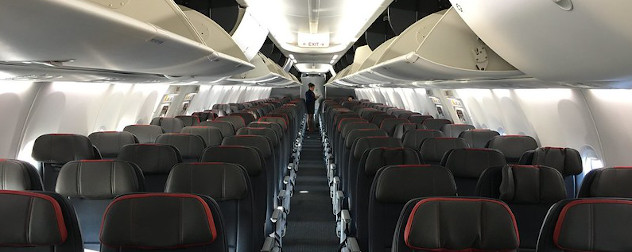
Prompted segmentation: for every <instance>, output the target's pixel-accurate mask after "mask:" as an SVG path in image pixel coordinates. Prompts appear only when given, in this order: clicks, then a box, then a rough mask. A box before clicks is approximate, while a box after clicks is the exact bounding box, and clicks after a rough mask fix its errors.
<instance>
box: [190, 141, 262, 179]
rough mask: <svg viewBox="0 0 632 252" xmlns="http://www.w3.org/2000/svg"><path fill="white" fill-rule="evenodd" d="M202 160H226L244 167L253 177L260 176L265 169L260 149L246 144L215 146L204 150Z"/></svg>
mask: <svg viewBox="0 0 632 252" xmlns="http://www.w3.org/2000/svg"><path fill="white" fill-rule="evenodd" d="M202 162H225V163H233V164H238V165H241V166H242V167H244V169H246V171H247V172H248V175H250V176H251V177H254V176H258V175H259V174H260V173H261V171H262V170H263V166H264V164H263V160H262V157H261V155H260V154H259V151H257V149H255V148H253V147H246V146H227V145H224V146H215V147H209V148H206V150H204V154H203V155H202Z"/></svg>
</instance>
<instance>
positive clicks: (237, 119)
mask: <svg viewBox="0 0 632 252" xmlns="http://www.w3.org/2000/svg"><path fill="white" fill-rule="evenodd" d="M213 121H220V122H229V123H231V124H232V125H233V127H234V128H235V131H237V130H239V129H241V128H242V127H245V126H246V121H244V118H243V117H241V116H220V117H218V118H215V120H213Z"/></svg>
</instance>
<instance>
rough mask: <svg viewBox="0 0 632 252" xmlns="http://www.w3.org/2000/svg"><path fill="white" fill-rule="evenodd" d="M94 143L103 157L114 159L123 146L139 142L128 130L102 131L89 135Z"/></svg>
mask: <svg viewBox="0 0 632 252" xmlns="http://www.w3.org/2000/svg"><path fill="white" fill-rule="evenodd" d="M88 139H90V142H91V143H92V145H94V146H95V147H97V149H98V150H99V153H101V157H102V158H105V159H113V158H116V157H117V156H118V153H119V151H121V148H123V146H125V145H128V144H136V143H138V139H136V136H134V134H132V133H129V132H126V131H100V132H93V133H92V134H90V135H88Z"/></svg>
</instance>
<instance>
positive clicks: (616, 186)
mask: <svg viewBox="0 0 632 252" xmlns="http://www.w3.org/2000/svg"><path fill="white" fill-rule="evenodd" d="M630 181H632V167H613V168H602V169H594V170H592V171H590V172H589V173H588V174H586V176H585V177H584V180H583V182H582V185H581V188H580V190H579V194H578V196H577V197H580V198H582V197H619V198H632V183H630Z"/></svg>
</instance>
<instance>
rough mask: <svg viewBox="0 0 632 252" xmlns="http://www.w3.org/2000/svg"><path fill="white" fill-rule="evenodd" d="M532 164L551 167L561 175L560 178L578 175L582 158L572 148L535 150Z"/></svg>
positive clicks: (581, 168) (581, 166) (581, 167)
mask: <svg viewBox="0 0 632 252" xmlns="http://www.w3.org/2000/svg"><path fill="white" fill-rule="evenodd" d="M532 163H533V164H535V165H545V166H548V167H553V168H555V169H557V171H559V172H560V173H562V176H569V175H578V174H580V173H582V171H583V165H582V157H581V156H580V155H579V152H578V151H577V150H575V149H572V148H557V147H541V148H537V149H536V150H535V152H534V153H533V161H532Z"/></svg>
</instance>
